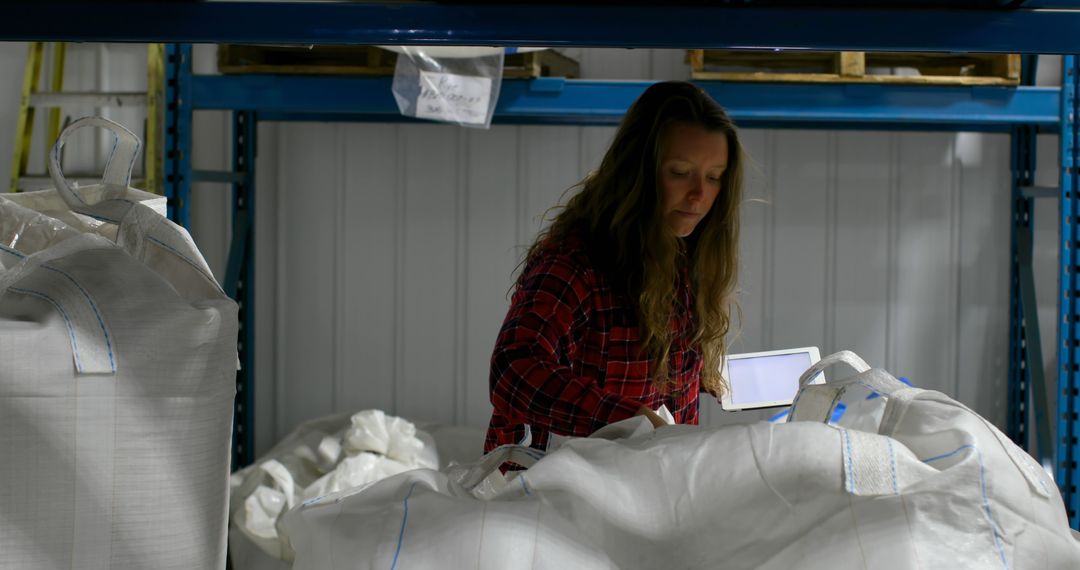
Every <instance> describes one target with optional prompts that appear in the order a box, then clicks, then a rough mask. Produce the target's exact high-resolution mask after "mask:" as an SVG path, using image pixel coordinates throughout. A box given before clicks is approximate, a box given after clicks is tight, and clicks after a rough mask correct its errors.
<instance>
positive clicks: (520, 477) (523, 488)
mask: <svg viewBox="0 0 1080 570" xmlns="http://www.w3.org/2000/svg"><path fill="white" fill-rule="evenodd" d="M518 480H519V481H521V489H522V490H523V491H525V494H526V495H528V496H530V497H531V496H532V493H530V492H529V486H528V485H526V484H525V476H524V475H518Z"/></svg>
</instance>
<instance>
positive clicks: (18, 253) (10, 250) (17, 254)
mask: <svg viewBox="0 0 1080 570" xmlns="http://www.w3.org/2000/svg"><path fill="white" fill-rule="evenodd" d="M0 249H2V250H4V251H6V252H7V253H10V254H11V255H14V256H15V257H18V258H19V259H26V255H25V254H23V253H22V252H21V251H18V250H16V249H13V248H10V247H8V246H6V245H3V244H0Z"/></svg>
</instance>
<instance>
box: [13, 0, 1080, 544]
mask: <svg viewBox="0 0 1080 570" xmlns="http://www.w3.org/2000/svg"><path fill="white" fill-rule="evenodd" d="M783 4H784V3H783V2H775V1H769V0H760V1H755V0H741V1H731V2H718V3H716V4H712V5H692V6H690V5H681V6H669V5H661V4H660V3H657V5H652V6H650V5H635V6H618V7H616V6H605V5H603V4H588V3H584V4H578V5H563V4H560V5H554V6H552V5H544V4H542V3H539V2H536V3H535V5H528V4H521V5H513V6H508V5H495V4H475V5H468V4H441V3H432V4H423V3H405V4H392V3H381V2H342V3H312V2H307V3H301V2H274V3H260V2H243V3H239V2H196V3H180V2H159V1H149V2H138V3H136V2H96V3H66V2H57V1H53V0H44V1H40V2H35V3H32V4H26V5H20V6H19V10H20V11H21V12H22V16H23V17H20V18H8V19H6V20H3V21H0V39H4V40H64V41H137V42H143V41H146V42H150V41H153V42H173V45H171V46H170V47H169V50H168V57H169V62H168V65H167V73H168V83H167V88H166V90H167V96H168V101H169V105H168V107H167V119H166V122H167V130H166V139H167V141H166V142H167V144H166V153H167V154H166V157H165V158H166V168H167V171H166V172H167V179H166V183H167V190H166V191H167V195H168V197H169V204H170V216H171V217H172V218H173V219H174V220H177V221H178V222H180V223H183V224H185V225H186V224H187V222H188V206H189V203H190V200H189V196H190V188H191V183H192V182H193V181H198V180H208V181H217V182H226V183H230V184H232V185H233V188H234V218H233V228H234V238H233V245H232V248H231V249H230V255H229V268H228V271H227V276H226V283H225V285H226V290H228V291H229V292H230V293H232V294H233V296H234V298H237V299H238V300H239V301H240V303H241V314H242V315H244V317H245V322H244V328H243V330H242V333H241V339H240V344H239V347H240V350H241V355H242V361H243V364H244V368H245V371H242V372H241V374H239V375H238V390H239V392H238V398H237V408H236V411H237V416H236V422H235V424H236V430H237V431H236V438H235V446H234V447H235V456H234V464H235V465H243V464H246V463H248V462H250V461H251V460H252V458H253V457H252V452H253V448H252V428H253V420H254V417H253V414H252V405H251V404H252V402H253V393H252V389H251V388H252V387H251V383H250V379H251V377H252V374H253V368H252V364H253V359H252V351H251V347H252V342H251V341H252V330H253V327H252V324H253V323H252V317H253V315H252V314H251V313H250V311H248V310H247V309H248V307H251V306H252V305H251V301H252V299H253V295H254V288H253V287H252V284H251V283H250V282H249V280H248V277H249V276H251V275H252V270H253V266H252V261H251V260H252V259H253V257H254V256H253V251H252V250H253V245H252V244H253V243H254V239H253V238H254V236H253V223H252V220H253V211H254V210H253V208H254V192H253V190H254V182H255V181H254V160H255V150H256V149H255V147H254V142H255V139H256V129H257V125H258V121H260V120H296V119H305V120H361V121H400V120H403V119H401V118H400V117H398V116H397V114H396V107H394V104H393V100H392V99H391V97H390V94H389V93H390V90H389V85H388V80H383V79H362V78H343V77H342V78H297V77H273V76H234V77H209V76H196V75H192V73H191V48H190V46H189V45H187V44H188V43H191V42H211V43H218V42H232V43H263V42H267V43H295V44H369V45H395V44H396V45H410V44H411V45H496V46H499V45H512V46H554V47H558V46H579V47H639V48H726V49H732V48H733V49H738V48H760V47H784V48H790V49H812V48H813V49H828V50H859V51H875V50H879V51H972V52H997V53H1024V54H1039V53H1057V54H1074V53H1080V41H1078V40H1076V37H1077V34H1076V32H1077V31H1080V0H1030V1H1024V0H1012V1H1006V0H985V1H980V0H952V1H940V2H936V3H924V5H933V6H934V8H932V9H915V6H917V5H918V4H920V3H919V2H917V1H912V2H904V1H902V0H893V1H892V2H889V3H887V5H881V3H874V2H867V3H865V4H862V5H860V6H859V9H857V10H856V9H850V8H849V9H845V8H843V7H831V8H821V7H812V6H806V4H805V3H794V2H788V3H787V5H783ZM56 14H64V16H65V17H64V18H59V19H58V18H56V17H55V15H56ZM1063 59H1064V63H1063V87H1062V88H1061V89H1056V88H1055V89H1040V88H1035V87H1030V85H1031V81H1030V79H1031V78H1030V76H1029V77H1028V78H1027V81H1026V84H1027V86H1021V87H1019V88H990V87H967V88H962V87H932V86H925V87H924V86H920V87H902V86H864V85H849V86H843V85H785V86H783V87H778V86H775V85H763V84H756V85H736V84H726V85H721V84H713V83H703V84H702V85H703V86H704V87H705V88H706V89H707V90H709V91H710V92H711V93H712V94H713V95H714V96H715V97H716V98H717V99H718V100H719V101H721V102H722V103H723V104H725V106H727V107H728V108H729V110H730V111H731V112H732V115H733V116H734V117H735V119H736V120H737V121H738V122H739V123H740V124H741V125H742V126H744V127H781V128H782V127H800V128H810V127H816V128H875V129H918V130H977V131H996V132H1008V133H1010V134H1011V137H1012V141H1013V152H1012V170H1013V222H1012V228H1011V230H1012V238H1013V239H1012V240H1011V243H1012V245H1011V248H1012V270H1011V277H1012V278H1011V302H1010V315H1011V317H1010V321H1011V325H1010V349H1011V350H1010V377H1009V402H1010V403H1009V425H1008V431H1009V433H1010V436H1012V437H1013V438H1014V440H1016V441H1018V442H1020V443H1022V444H1025V446H1026V444H1027V442H1028V438H1029V437H1030V434H1029V431H1028V430H1029V423H1031V422H1032V421H1033V422H1034V423H1035V436H1036V437H1035V439H1036V441H1037V442H1038V448H1037V455H1038V456H1039V457H1040V458H1041V459H1042V460H1043V461H1044V463H1049V462H1051V461H1052V462H1053V464H1054V465H1055V466H1056V478H1057V481H1058V484H1059V486H1060V488H1061V491H1062V495H1063V497H1064V498H1065V503H1066V507H1067V508H1068V516H1069V519H1070V523H1071V524H1072V526H1073V528H1077V529H1080V493H1078V492H1077V484H1078V483H1080V467H1078V461H1080V445H1078V443H1077V438H1078V436H1080V302H1077V300H1078V296H1080V283H1078V279H1077V274H1078V273H1080V260H1077V259H1076V258H1075V254H1074V252H1076V251H1077V250H1078V249H1080V235H1078V233H1080V232H1078V225H1080V196H1078V192H1080V174H1078V168H1080V157H1078V150H1080V140H1078V139H1080V130H1078V124H1077V121H1076V118H1077V113H1078V112H1080V103H1078V97H1077V95H1078V90H1080V58H1078V57H1076V56H1072V55H1069V56H1067V57H1065V58H1063ZM644 87H645V84H644V83H642V82H589V81H562V80H558V79H541V80H533V81H508V82H506V84H505V85H504V86H503V90H502V96H501V99H500V102H499V106H498V108H497V111H496V113H497V114H496V122H504V123H518V124H612V123H615V122H617V121H618V119H619V117H620V116H621V115H622V113H623V112H624V111H625V109H626V108H627V107H628V105H629V103H630V102H631V101H632V100H633V99H634V98H635V97H636V96H637V94H638V93H640V92H641V90H642V89H644ZM200 109H224V110H229V111H232V112H233V117H234V136H235V141H234V147H233V149H234V153H233V156H234V160H233V171H232V172H224V173H222V172H197V171H193V170H192V168H191V163H190V156H191V129H192V120H191V119H192V113H193V111H195V110H200ZM1048 132H1052V133H1060V143H1061V146H1060V150H1061V155H1060V172H1061V175H1060V184H1059V187H1058V188H1053V189H1048V188H1039V187H1035V186H1033V181H1032V178H1033V172H1034V167H1035V145H1034V137H1035V135H1036V134H1037V133H1048ZM1037 197H1056V198H1058V199H1059V200H1060V206H1061V207H1060V212H1061V220H1060V229H1061V241H1060V260H1061V271H1060V276H1059V278H1060V297H1059V299H1058V302H1059V303H1058V305H1059V311H1058V335H1057V336H1058V344H1057V347H1058V353H1059V359H1058V366H1057V382H1056V385H1055V387H1054V388H1053V389H1054V390H1056V395H1057V402H1058V406H1057V420H1058V421H1057V431H1056V433H1055V434H1052V435H1051V434H1050V433H1049V426H1048V424H1047V422H1045V421H1042V422H1040V421H1039V420H1046V419H1047V416H1048V413H1049V408H1048V404H1047V394H1046V392H1045V389H1044V388H1043V385H1044V384H1046V381H1045V380H1044V379H1043V378H1042V368H1041V361H1042V358H1041V353H1040V350H1039V344H1038V342H1037V341H1038V335H1037V331H1038V324H1037V320H1036V318H1035V316H1036V315H1035V311H1034V310H1033V309H1034V307H1033V304H1034V288H1033V285H1032V283H1033V279H1034V276H1033V274H1032V270H1031V255H1030V253H1031V223H1032V219H1031V216H1032V213H1033V211H1034V210H1033V207H1032V200H1033V199H1035V198H1037ZM1050 384H1054V383H1052V382H1051V383H1050Z"/></svg>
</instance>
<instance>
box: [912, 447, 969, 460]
mask: <svg viewBox="0 0 1080 570" xmlns="http://www.w3.org/2000/svg"><path fill="white" fill-rule="evenodd" d="M965 449H973V446H972V445H970V444H968V445H961V446H960V447H958V448H956V449H954V450H952V451H950V452H948V453H942V454H941V455H935V456H934V457H931V458H929V459H921V460H920V461H922V462H923V463H930V462H931V461H938V460H939V459H945V458H947V457H952V456H954V455H956V454H957V453H960V452H961V451H963V450H965Z"/></svg>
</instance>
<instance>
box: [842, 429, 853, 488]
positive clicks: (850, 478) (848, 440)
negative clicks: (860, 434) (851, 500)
mask: <svg viewBox="0 0 1080 570" xmlns="http://www.w3.org/2000/svg"><path fill="white" fill-rule="evenodd" d="M840 431H841V434H842V435H843V436H844V446H845V447H847V473H848V493H851V494H852V495H854V494H855V469H854V467H853V466H852V458H851V456H852V455H854V454H855V453H854V452H853V451H852V449H851V435H850V434H848V430H846V429H842V430H840Z"/></svg>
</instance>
